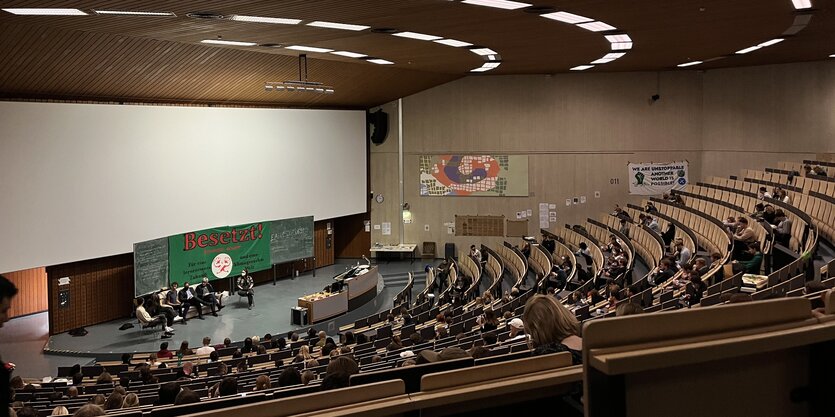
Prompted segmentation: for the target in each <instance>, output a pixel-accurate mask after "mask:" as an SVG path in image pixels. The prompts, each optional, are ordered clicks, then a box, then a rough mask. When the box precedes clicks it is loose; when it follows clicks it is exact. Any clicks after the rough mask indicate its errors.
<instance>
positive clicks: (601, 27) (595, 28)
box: [577, 21, 617, 32]
mask: <svg viewBox="0 0 835 417" xmlns="http://www.w3.org/2000/svg"><path fill="white" fill-rule="evenodd" d="M577 26H579V27H581V28H583V29H585V30H590V31H592V32H605V31H607V30H615V29H617V28H616V27H614V26H612V25H610V24H608V23H603V22H599V21H598V22H590V23H580V24H579V25H577Z"/></svg>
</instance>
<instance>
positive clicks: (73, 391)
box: [67, 386, 78, 399]
mask: <svg viewBox="0 0 835 417" xmlns="http://www.w3.org/2000/svg"><path fill="white" fill-rule="evenodd" d="M67 398H70V399H73V398H78V388H76V387H75V386H71V387H69V388H67Z"/></svg>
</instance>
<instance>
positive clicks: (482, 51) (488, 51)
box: [470, 48, 499, 56]
mask: <svg viewBox="0 0 835 417" xmlns="http://www.w3.org/2000/svg"><path fill="white" fill-rule="evenodd" d="M470 52H472V53H474V54H478V55H481V56H486V55H498V54H499V53H498V52H496V51H494V50H492V49H490V48H476V49H470Z"/></svg>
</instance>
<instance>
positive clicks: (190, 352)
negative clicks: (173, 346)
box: [177, 340, 194, 356]
mask: <svg viewBox="0 0 835 417" xmlns="http://www.w3.org/2000/svg"><path fill="white" fill-rule="evenodd" d="M188 355H194V351H193V350H191V349H189V348H188V340H183V343H180V350H178V351H177V356H188Z"/></svg>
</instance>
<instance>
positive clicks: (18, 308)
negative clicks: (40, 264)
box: [3, 268, 49, 318]
mask: <svg viewBox="0 0 835 417" xmlns="http://www.w3.org/2000/svg"><path fill="white" fill-rule="evenodd" d="M3 276H5V277H6V278H8V279H9V281H11V282H12V283H13V284H14V285H15V286H16V287H17V290H18V292H17V296H16V297H15V298H14V300H13V301H12V306H11V308H10V309H9V318H15V317H20V316H25V315H27V314H32V313H40V312H42V311H46V310H47V309H48V299H49V298H48V296H47V286H46V269H45V268H32V269H26V270H23V271H15V272H8V273H5V274H3Z"/></svg>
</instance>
